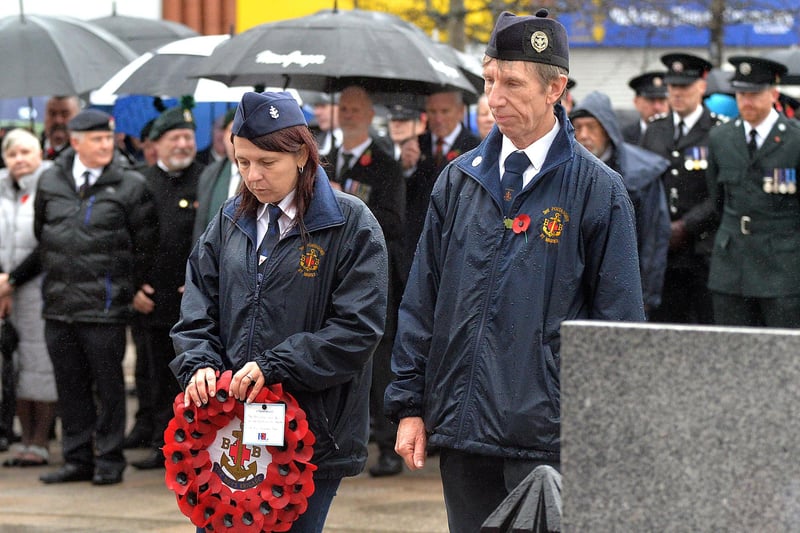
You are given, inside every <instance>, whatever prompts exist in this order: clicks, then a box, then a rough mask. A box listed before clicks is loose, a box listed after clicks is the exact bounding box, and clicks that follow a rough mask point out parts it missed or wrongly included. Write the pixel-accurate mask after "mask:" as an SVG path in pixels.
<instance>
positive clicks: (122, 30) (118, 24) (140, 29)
mask: <svg viewBox="0 0 800 533" xmlns="http://www.w3.org/2000/svg"><path fill="white" fill-rule="evenodd" d="M89 22H90V23H92V24H94V25H95V26H99V27H101V28H103V29H104V30H106V31H107V32H109V33H112V34H114V35H115V36H116V37H117V38H119V40H121V41H122V42H124V43H125V44H127V45H128V46H129V47H130V48H131V49H132V50H133V51H134V52H136V53H137V54H143V53H145V52H147V51H149V50H152V49H154V48H158V47H159V46H164V45H165V44H167V43H171V42H172V41H177V40H178V39H186V38H188V37H196V36H198V35H200V34H199V33H197V32H196V31H194V30H193V29H192V28H190V27H189V26H185V25H183V24H180V23H178V22H173V21H171V20H163V19H148V18H143V17H128V16H123V15H116V14H114V15H111V16H109V17H101V18H96V19H91V20H90V21H89Z"/></svg>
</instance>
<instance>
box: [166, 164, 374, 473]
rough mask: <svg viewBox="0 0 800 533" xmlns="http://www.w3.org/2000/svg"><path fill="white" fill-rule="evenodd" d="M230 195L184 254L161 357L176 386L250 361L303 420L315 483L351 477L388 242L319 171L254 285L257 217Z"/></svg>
mask: <svg viewBox="0 0 800 533" xmlns="http://www.w3.org/2000/svg"><path fill="white" fill-rule="evenodd" d="M239 198H240V197H239V196H236V197H234V198H232V199H230V200H228V201H227V202H226V203H225V204H224V205H223V207H222V210H221V213H220V214H218V215H217V216H216V217H214V219H213V220H212V221H211V223H210V224H209V226H208V228H207V229H206V231H205V232H204V233H203V235H202V236H201V237H200V240H199V241H198V243H197V244H196V245H195V247H194V249H193V250H192V253H191V255H190V257H189V262H188V265H187V270H186V286H185V287H186V288H185V292H184V295H183V301H182V303H181V318H180V321H179V322H178V323H177V324H176V325H175V327H174V328H173V329H172V339H173V343H174V345H175V353H177V354H178V355H177V356H176V358H175V359H174V360H173V361H172V363H171V364H170V367H171V368H172V371H173V372H174V373H175V375H176V376H177V378H178V381H179V382H180V383H181V384H182V385H184V386H185V385H186V383H187V382H188V381H189V378H190V377H191V376H192V375H193V374H194V373H195V372H196V371H197V370H198V369H200V368H205V367H212V368H215V369H217V370H220V371H222V370H226V369H233V370H234V371H237V370H239V369H240V368H241V367H242V366H244V364H245V363H247V362H248V361H255V362H256V363H258V366H259V368H260V369H261V372H262V373H263V374H264V377H265V379H266V383H267V384H268V385H269V384H273V383H282V384H283V387H284V389H285V390H286V391H287V392H289V393H291V394H292V395H293V396H294V397H295V398H296V399H297V401H298V403H299V404H300V407H302V408H303V409H304V410H305V411H306V414H307V415H308V421H309V427H310V428H311V431H313V432H314V435H315V436H316V439H317V442H316V444H315V445H314V457H313V458H312V463H314V464H315V465H317V466H318V467H319V470H318V471H317V472H316V473H315V474H314V476H315V477H321V478H339V477H343V476H351V475H355V474H358V473H359V472H361V471H362V470H363V468H364V465H365V463H366V459H367V438H368V433H369V413H368V410H369V402H368V399H369V388H370V382H371V375H372V372H371V371H372V363H371V356H372V352H373V351H374V350H375V347H376V346H377V344H378V342H379V341H380V339H381V336H382V335H383V328H384V321H385V318H386V291H387V257H386V244H385V242H384V238H383V233H382V231H381V228H380V226H379V225H378V222H377V220H375V217H374V216H373V215H372V213H371V212H370V211H369V209H368V208H367V206H366V205H364V203H363V202H362V201H361V200H360V199H358V198H357V197H355V196H352V195H350V194H346V193H340V192H334V191H333V190H332V189H331V186H330V184H329V182H328V177H327V176H326V175H325V172H324V171H323V170H322V169H321V168H320V169H319V170H318V173H317V178H316V182H315V185H314V197H313V199H312V201H311V203H310V205H309V207H308V210H307V212H306V215H305V218H304V220H305V226H306V230H307V231H308V238H309V240H308V242H307V243H306V244H305V245H304V243H303V242H302V238H301V235H300V231H299V228H298V227H297V226H295V227H294V228H293V229H292V230H290V231H289V233H288V234H287V235H286V236H283V237H282V238H281V240H280V241H279V242H278V244H277V245H276V246H275V248H274V249H273V251H272V253H271V254H270V255H269V258H268V259H267V261H266V267H265V271H264V273H263V277H262V278H261V281H259V275H258V267H257V257H256V255H257V254H256V221H255V218H254V217H253V216H243V217H241V218H239V219H238V220H235V218H234V214H235V211H236V208H237V206H238V203H239Z"/></svg>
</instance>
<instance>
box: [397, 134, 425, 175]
mask: <svg viewBox="0 0 800 533" xmlns="http://www.w3.org/2000/svg"><path fill="white" fill-rule="evenodd" d="M420 153H421V152H420V149H419V140H418V139H417V138H416V137H411V138H410V139H407V140H405V141H403V144H401V145H400V164H401V165H402V166H403V170H409V169H412V168H414V167H416V166H417V163H419V156H420Z"/></svg>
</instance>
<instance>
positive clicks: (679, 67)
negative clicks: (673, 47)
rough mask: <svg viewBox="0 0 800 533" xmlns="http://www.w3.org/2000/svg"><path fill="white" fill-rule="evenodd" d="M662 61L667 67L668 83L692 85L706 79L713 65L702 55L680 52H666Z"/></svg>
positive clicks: (666, 78) (665, 79) (665, 77)
mask: <svg viewBox="0 0 800 533" xmlns="http://www.w3.org/2000/svg"><path fill="white" fill-rule="evenodd" d="M661 62H662V63H663V64H664V66H665V67H667V74H666V76H664V81H665V82H666V83H667V85H691V84H692V83H694V82H696V81H697V80H699V79H706V77H707V76H708V73H709V71H710V70H711V66H712V65H711V63H709V62H708V61H706V60H705V59H703V58H702V57H697V56H695V55H692V54H684V53H679V52H676V53H672V54H664V55H663V56H661Z"/></svg>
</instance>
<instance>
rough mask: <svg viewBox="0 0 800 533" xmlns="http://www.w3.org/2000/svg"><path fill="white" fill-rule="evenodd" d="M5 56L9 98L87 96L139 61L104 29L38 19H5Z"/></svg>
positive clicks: (1, 80)
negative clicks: (85, 94)
mask: <svg viewBox="0 0 800 533" xmlns="http://www.w3.org/2000/svg"><path fill="white" fill-rule="evenodd" d="M0 54H1V55H2V56H3V57H4V58H5V61H4V62H3V75H2V76H0V95H3V97H4V98H13V97H25V96H48V95H54V94H57V95H73V94H75V95H77V94H82V93H85V92H88V91H90V90H92V89H96V88H97V87H99V86H100V85H102V84H103V82H105V81H106V80H107V79H108V78H109V76H111V75H112V74H113V73H114V72H116V71H117V70H119V69H120V68H122V67H124V66H125V65H127V64H128V63H129V62H131V61H133V60H134V59H136V53H135V52H134V51H133V50H131V49H130V48H128V46H127V45H125V43H123V42H122V41H120V40H119V39H117V38H116V37H114V36H113V35H111V34H110V33H108V32H107V31H105V30H103V29H101V28H98V27H96V26H93V25H91V24H89V23H87V22H83V21H81V20H77V19H73V18H70V17H47V16H39V15H12V16H8V17H3V18H2V19H0Z"/></svg>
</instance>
